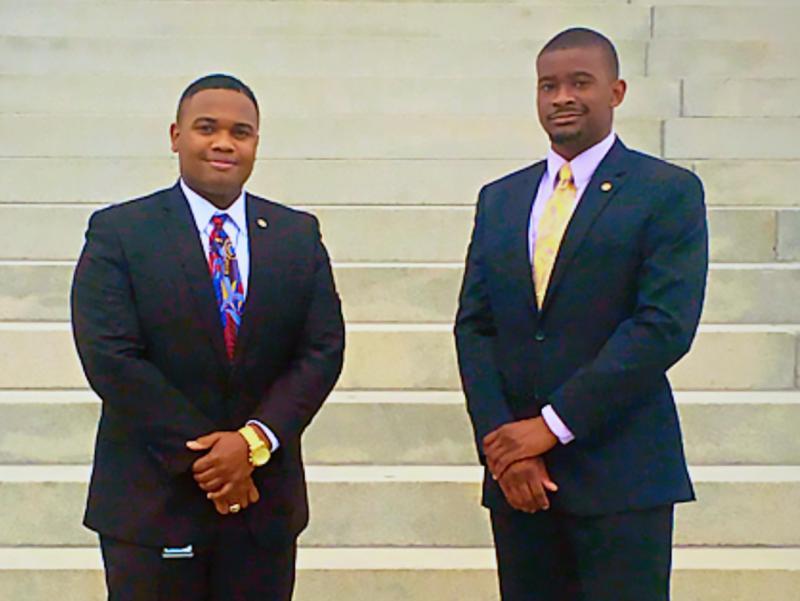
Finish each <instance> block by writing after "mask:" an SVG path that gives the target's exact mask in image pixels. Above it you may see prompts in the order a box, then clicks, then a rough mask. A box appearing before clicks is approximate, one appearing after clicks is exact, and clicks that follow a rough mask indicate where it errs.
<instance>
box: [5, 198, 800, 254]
mask: <svg viewBox="0 0 800 601" xmlns="http://www.w3.org/2000/svg"><path fill="white" fill-rule="evenodd" d="M96 208H98V207H91V206H82V205H76V206H32V205H28V204H20V205H10V204H6V205H0V223H5V224H13V225H12V227H11V228H10V229H9V231H8V232H7V235H6V242H7V244H6V245H5V246H4V247H3V248H2V249H0V260H3V259H6V260H8V259H13V260H24V259H33V260H43V261H46V260H74V259H76V258H77V256H78V255H79V253H80V250H81V247H82V246H83V239H84V237H83V235H84V233H85V230H86V224H87V222H88V219H89V215H90V214H91V213H92V211H93V210H95V209H96ZM309 210H311V211H312V212H313V213H314V214H315V215H317V216H318V217H319V219H320V222H321V224H322V234H323V238H324V240H325V243H326V245H327V246H328V249H329V250H330V253H331V257H332V258H333V260H334V261H337V262H353V261H356V262H363V261H369V262H430V261H432V262H459V263H461V262H463V260H464V257H465V255H466V249H467V245H468V243H469V236H470V232H471V231H472V224H473V218H474V208H473V207H469V206H462V207H336V208H333V207H313V208H310V209H309ZM798 215H800V210H796V209H794V208H791V209H785V210H775V209H711V210H710V211H709V227H710V232H711V259H712V260H713V261H718V262H726V263H729V262H756V263H759V262H774V261H783V260H787V261H792V260H797V257H796V255H797V253H798V252H800V244H798V243H797V240H796V236H795V230H794V225H795V224H796V223H797V220H796V218H797V216H798ZM783 222H785V223H783Z"/></svg>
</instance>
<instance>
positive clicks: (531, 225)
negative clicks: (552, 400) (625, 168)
mask: <svg viewBox="0 0 800 601" xmlns="http://www.w3.org/2000/svg"><path fill="white" fill-rule="evenodd" d="M616 139H617V136H616V134H615V133H614V132H613V131H612V132H611V133H610V134H609V135H608V136H607V137H606V138H605V139H603V140H602V141H601V142H598V143H597V144H595V145H594V146H592V147H591V148H588V149H587V150H584V151H583V152H582V153H581V154H579V155H578V156H576V157H575V158H574V159H572V160H571V161H567V160H566V159H565V158H564V157H562V156H561V155H559V154H558V153H557V152H556V151H555V150H553V149H552V148H550V150H548V151H547V168H546V170H545V172H544V175H542V179H541V181H540V182H539V189H538V190H537V192H536V198H535V199H534V201H533V208H532V210H531V216H530V220H529V221H528V253H529V258H530V263H531V273H533V253H534V249H535V248H536V234H537V230H538V227H539V221H540V220H541V218H542V215H543V214H544V209H545V206H546V205H547V201H548V200H549V198H550V197H551V196H552V195H553V192H554V191H555V187H556V183H557V181H556V180H557V178H558V172H559V171H560V170H561V167H563V166H564V163H567V162H569V165H570V168H571V169H572V178H573V180H574V182H575V189H576V194H575V205H574V206H573V208H572V210H573V212H574V210H575V208H576V207H577V206H578V203H579V202H580V200H581V197H582V196H583V193H584V192H585V191H586V186H588V185H589V181H590V180H591V179H592V176H593V175H594V172H595V171H597V167H598V166H599V165H600V163H601V162H602V160H603V159H604V158H605V157H606V155H607V154H608V151H609V150H611V147H612V146H614V142H615V141H616ZM542 418H543V419H544V421H545V423H546V424H547V427H548V428H550V430H551V431H552V432H553V434H555V435H556V437H558V440H559V441H561V443H562V444H568V443H570V442H572V441H573V440H575V435H574V434H573V433H572V431H571V430H570V429H569V427H567V425H566V424H565V423H564V422H563V421H562V420H561V418H560V417H559V416H558V414H557V413H556V411H555V409H553V406H552V405H545V406H544V407H542Z"/></svg>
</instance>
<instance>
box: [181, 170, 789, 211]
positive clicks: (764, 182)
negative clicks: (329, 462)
mask: <svg viewBox="0 0 800 601" xmlns="http://www.w3.org/2000/svg"><path fill="white" fill-rule="evenodd" d="M691 164H692V166H693V168H694V170H695V171H696V172H697V175H698V176H700V179H702V180H703V184H704V186H705V189H706V196H707V198H706V200H707V201H708V203H709V204H711V205H717V206H741V205H760V206H798V205H800V198H799V197H798V195H796V194H792V193H791V192H789V191H790V190H791V189H792V186H793V183H792V182H794V180H795V175H794V174H796V173H800V161H792V160H788V161H770V160H763V159H760V160H727V161H725V160H722V161H715V160H700V161H693V162H692V163H691ZM173 173H174V171H173Z"/></svg>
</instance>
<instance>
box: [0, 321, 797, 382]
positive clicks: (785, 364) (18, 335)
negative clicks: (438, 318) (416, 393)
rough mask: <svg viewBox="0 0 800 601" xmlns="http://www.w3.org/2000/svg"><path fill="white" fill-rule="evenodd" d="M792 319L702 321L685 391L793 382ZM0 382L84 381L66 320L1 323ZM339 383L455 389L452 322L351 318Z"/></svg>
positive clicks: (685, 371) (684, 369) (683, 367)
mask: <svg viewBox="0 0 800 601" xmlns="http://www.w3.org/2000/svg"><path fill="white" fill-rule="evenodd" d="M797 331H798V326H791V325H789V326H750V325H741V326H734V325H727V326H701V330H700V333H699V335H698V337H697V339H696V340H695V343H694V346H693V349H692V351H691V352H690V353H689V355H688V356H687V357H686V358H685V359H683V360H682V361H681V362H680V363H679V364H678V365H676V366H675V367H674V368H673V369H672V370H671V372H670V377H671V380H672V382H673V384H674V386H675V387H676V388H678V389H683V390H687V389H688V390H698V389H699V390H704V389H713V390H791V389H794V388H796V386H797V381H796V373H797V346H798V335H797ZM0 363H1V364H2V365H4V366H5V369H4V370H3V371H1V372H0V389H19V388H37V389H38V388H48V389H52V388H57V389H62V388H85V387H86V381H85V379H84V376H83V372H82V370H81V368H80V366H79V364H78V360H77V357H76V354H75V350H74V345H73V342H72V335H71V332H70V329H69V326H68V324H60V323H56V324H36V323H30V322H26V323H0ZM339 386H340V388H342V389H349V390H359V389H384V390H457V389H459V388H460V384H459V379H458V376H457V370H456V359H455V350H454V343H453V335H452V326H451V325H450V324H442V325H419V324H350V325H349V326H348V345H347V351H346V358H345V367H344V372H343V374H342V377H341V379H340V380H339Z"/></svg>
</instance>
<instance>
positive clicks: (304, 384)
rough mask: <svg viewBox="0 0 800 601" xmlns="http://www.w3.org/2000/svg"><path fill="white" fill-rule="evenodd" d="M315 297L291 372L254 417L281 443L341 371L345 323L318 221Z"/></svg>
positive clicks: (296, 432) (294, 435) (294, 433)
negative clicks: (271, 431)
mask: <svg viewBox="0 0 800 601" xmlns="http://www.w3.org/2000/svg"><path fill="white" fill-rule="evenodd" d="M312 235H313V237H314V273H313V282H312V288H313V289H312V295H311V300H310V303H309V308H308V313H307V315H306V320H305V324H304V326H303V330H302V335H301V339H300V341H299V343H298V344H297V345H296V351H295V355H294V357H293V358H292V361H291V363H290V365H289V367H288V368H287V369H286V371H285V372H284V373H283V374H282V375H281V376H280V377H279V378H278V379H277V380H276V381H275V382H274V383H273V384H272V386H270V388H269V390H268V391H267V393H266V394H265V395H264V397H263V398H262V399H261V402H260V403H259V405H258V407H257V409H256V411H255V413H254V414H253V415H252V419H255V420H258V421H261V422H263V423H264V424H267V425H268V426H269V428H270V429H272V430H273V432H274V433H275V435H276V436H277V437H278V440H280V441H281V444H288V443H289V441H293V440H298V439H299V438H300V435H301V434H302V433H303V430H305V428H306V426H308V424H309V423H310V422H311V420H312V418H313V417H314V415H315V414H316V413H317V411H319V409H320V407H321V406H322V403H323V401H324V400H325V399H326V397H327V396H328V394H330V392H331V390H333V387H334V385H335V384H336V380H337V379H338V378H339V374H340V373H341V371H342V364H343V362H344V320H343V318H342V309H341V302H340V301H339V295H338V294H337V292H336V286H335V284H334V281H333V274H332V272H331V265H330V260H329V258H328V253H327V251H326V250H325V246H324V245H323V244H322V239H321V236H320V232H319V223H318V222H317V220H316V218H314V226H313V234H312Z"/></svg>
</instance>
